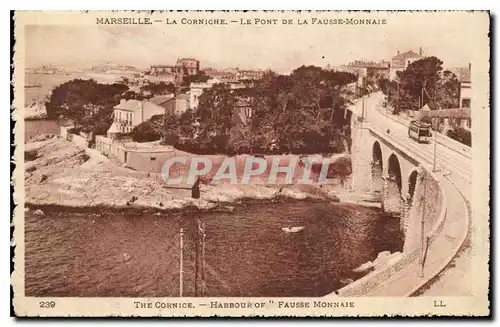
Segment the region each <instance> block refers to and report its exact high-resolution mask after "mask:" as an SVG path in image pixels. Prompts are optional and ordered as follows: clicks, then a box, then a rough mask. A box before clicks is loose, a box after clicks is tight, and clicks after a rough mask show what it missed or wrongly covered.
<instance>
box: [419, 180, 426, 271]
mask: <svg viewBox="0 0 500 327" xmlns="http://www.w3.org/2000/svg"><path fill="white" fill-rule="evenodd" d="M423 179H424V194H423V197H422V205H423V208H422V218H421V220H420V247H421V250H422V252H421V254H420V272H419V275H420V277H424V255H425V249H424V245H425V237H424V232H425V231H424V228H425V226H424V219H425V200H426V193H427V175H426V174H424V177H423Z"/></svg>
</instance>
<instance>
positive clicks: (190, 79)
mask: <svg viewBox="0 0 500 327" xmlns="http://www.w3.org/2000/svg"><path fill="white" fill-rule="evenodd" d="M209 79H210V76H208V75H207V74H205V72H202V71H200V72H198V73H197V74H195V75H184V76H183V77H182V86H183V87H185V88H189V85H191V83H205V82H206V81H208V80H209Z"/></svg>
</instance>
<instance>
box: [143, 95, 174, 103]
mask: <svg viewBox="0 0 500 327" xmlns="http://www.w3.org/2000/svg"><path fill="white" fill-rule="evenodd" d="M173 97H174V95H173V94H165V95H158V96H155V97H154V98H151V99H149V102H151V103H154V104H157V105H161V104H162V103H165V102H166V101H168V100H170V99H172V98H173Z"/></svg>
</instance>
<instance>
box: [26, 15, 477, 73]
mask: <svg viewBox="0 0 500 327" xmlns="http://www.w3.org/2000/svg"><path fill="white" fill-rule="evenodd" d="M173 14H174V13H164V14H162V16H161V18H164V19H165V18H171V19H172V17H170V16H171V15H173ZM175 14H176V15H181V16H182V15H187V14H186V13H184V14H183V13H175ZM194 14H196V13H194ZM259 14H260V13H249V14H247V16H246V17H250V18H251V19H253V18H255V17H258V16H259ZM292 14H293V13H292ZM169 15H170V16H169ZM191 15H193V13H191ZM218 15H222V16H221V17H224V16H223V15H224V13H218ZM242 15H243V14H242ZM272 15H278V17H281V16H279V13H276V14H275V13H272ZM315 15H316V14H314V13H311V14H307V15H306V14H302V15H301V14H297V15H295V16H293V17H294V21H296V20H297V19H302V18H306V19H310V18H312V17H315ZM317 15H322V16H320V17H321V18H330V19H331V18H337V17H338V16H339V13H322V14H317ZM358 15H359V13H358ZM366 15H367V16H366V17H367V18H368V17H370V18H384V17H386V16H385V15H387V13H381V14H379V15H378V14H377V13H374V14H372V15H370V14H366ZM368 15H370V16H368ZM181 16H177V20H178V22H179V18H180V17H181ZM254 16H255V17H254ZM273 17H274V16H273ZM173 18H176V17H173ZM295 18H297V19H295ZM386 19H387V24H386V25H371V26H353V25H351V26H345V25H343V26H341V25H311V24H309V25H307V26H305V25H301V26H299V25H297V22H295V24H294V25H291V26H284V25H281V24H280V25H276V26H241V25H239V24H232V25H228V26H190V25H181V24H178V25H165V24H162V23H159V24H154V25H148V26H144V25H141V26H124V25H120V26H117V25H96V24H86V25H82V24H75V25H68V24H65V25H55V24H54V25H28V26H26V29H25V33H26V34H25V36H26V48H25V51H26V53H25V58H26V66H27V67H36V66H40V65H43V64H55V65H63V66H68V67H79V68H83V67H89V66H91V65H93V64H95V63H97V62H99V61H112V62H117V63H120V64H125V65H133V66H136V67H138V68H146V67H148V66H150V65H152V64H174V63H175V61H176V59H177V58H178V57H195V58H197V59H198V60H200V62H201V67H202V68H203V67H214V68H226V67H239V68H250V69H272V70H275V71H278V72H287V71H290V70H292V69H294V68H296V67H298V66H301V65H318V66H326V65H327V64H330V65H342V64H347V63H348V62H350V61H353V60H361V59H365V60H375V61H378V60H381V59H384V60H390V58H391V57H392V56H394V55H395V54H396V52H397V51H398V50H400V51H408V50H413V51H416V52H418V51H419V48H420V47H422V48H423V51H424V53H425V54H426V55H434V56H437V57H438V58H440V59H441V60H443V62H444V67H460V66H467V65H468V63H469V62H470V61H471V58H472V57H473V51H474V50H475V49H474V46H473V44H474V40H475V38H477V37H478V34H477V33H478V32H477V29H475V28H474V26H477V15H474V14H467V13H461V14H460V15H455V16H453V15H449V16H437V15H429V14H427V15H423V16H422V15H420V16H419V15H411V14H407V15H392V16H387V17H386ZM309 21H310V20H309Z"/></svg>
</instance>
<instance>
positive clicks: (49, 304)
mask: <svg viewBox="0 0 500 327" xmlns="http://www.w3.org/2000/svg"><path fill="white" fill-rule="evenodd" d="M55 307H56V303H55V302H54V301H42V302H40V308H46V309H48V308H55Z"/></svg>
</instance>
